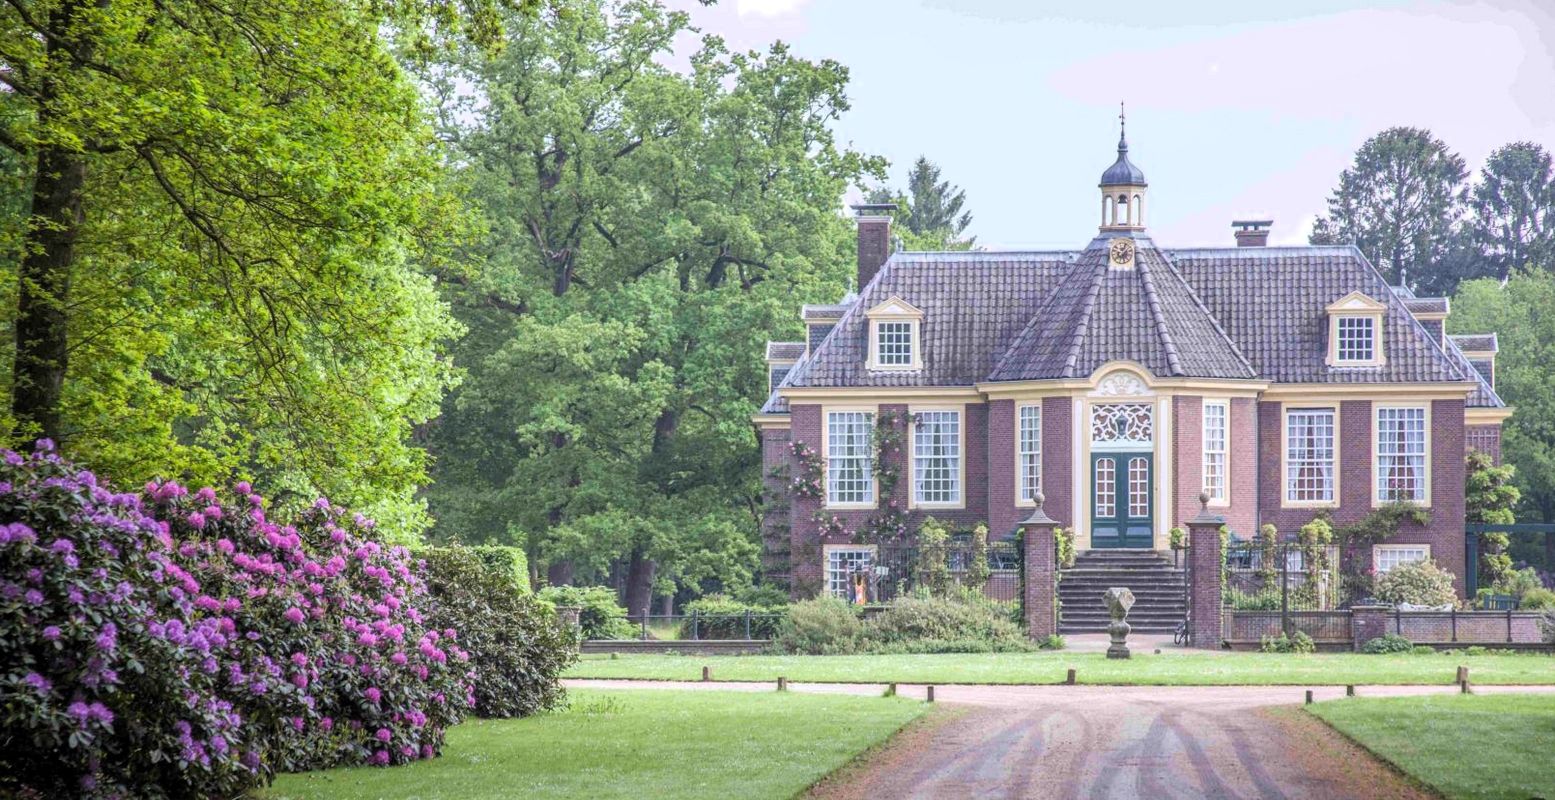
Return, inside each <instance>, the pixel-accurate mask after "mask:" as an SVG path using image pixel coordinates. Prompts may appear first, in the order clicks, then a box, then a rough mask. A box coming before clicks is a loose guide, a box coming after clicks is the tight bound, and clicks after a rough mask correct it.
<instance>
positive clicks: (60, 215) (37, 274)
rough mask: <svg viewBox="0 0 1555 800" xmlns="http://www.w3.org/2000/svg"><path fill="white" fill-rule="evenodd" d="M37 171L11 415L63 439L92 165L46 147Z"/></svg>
mask: <svg viewBox="0 0 1555 800" xmlns="http://www.w3.org/2000/svg"><path fill="white" fill-rule="evenodd" d="M36 169H37V172H36V173H35V175H36V177H35V178H34V180H33V190H32V219H31V220H30V221H29V225H28V230H27V239H26V249H25V251H24V252H23V254H22V263H21V268H20V270H19V272H18V278H19V281H18V284H19V286H18V297H19V302H18V306H17V317H16V361H15V367H14V369H15V371H14V373H13V374H14V375H15V376H16V384H15V388H14V389H13V391H12V394H11V413H12V414H14V415H15V416H16V421H17V422H18V423H19V424H21V425H23V426H27V425H33V426H36V428H37V429H38V431H39V432H40V433H41V434H42V435H43V436H46V437H49V438H55V439H57V438H59V436H60V433H61V430H60V397H61V395H62V394H63V392H64V387H65V367H66V361H67V358H68V352H69V351H68V344H69V342H68V339H67V330H66V323H67V321H68V317H67V315H66V313H65V308H66V303H67V302H68V301H69V298H70V270H71V267H72V266H73V265H74V263H75V258H76V239H77V237H78V236H79V235H80V232H81V223H82V220H83V214H82V209H81V189H82V185H83V184H84V183H85V181H86V159H85V157H84V156H82V155H81V154H80V153H72V152H69V151H66V150H62V149H59V148H46V149H43V150H40V151H39V152H38V157H37V167H36Z"/></svg>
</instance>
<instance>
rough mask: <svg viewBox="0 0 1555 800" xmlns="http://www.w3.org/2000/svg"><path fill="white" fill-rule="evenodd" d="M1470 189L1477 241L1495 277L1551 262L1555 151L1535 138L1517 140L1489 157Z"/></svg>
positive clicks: (1554, 253)
mask: <svg viewBox="0 0 1555 800" xmlns="http://www.w3.org/2000/svg"><path fill="white" fill-rule="evenodd" d="M1480 177H1481V180H1480V182H1479V183H1477V184H1475V186H1474V189H1473V191H1472V192H1471V193H1470V198H1469V205H1470V207H1471V208H1472V209H1473V211H1474V216H1473V218H1472V221H1471V226H1472V230H1473V236H1474V241H1475V243H1476V244H1477V245H1478V246H1479V248H1480V249H1481V250H1482V251H1483V253H1484V254H1485V258H1486V260H1487V262H1488V267H1489V269H1490V270H1491V272H1490V276H1491V277H1494V278H1496V279H1497V280H1501V281H1506V280H1507V279H1508V278H1510V277H1511V276H1512V273H1513V272H1514V271H1516V270H1518V269H1522V268H1523V267H1525V266H1527V265H1529V264H1530V263H1538V264H1543V265H1546V266H1547V265H1548V264H1549V263H1550V257H1551V256H1555V177H1552V176H1551V172H1550V154H1549V153H1548V152H1546V151H1545V149H1544V148H1543V147H1541V146H1539V145H1537V144H1534V143H1533V142H1515V143H1513V144H1509V145H1506V146H1505V147H1501V148H1499V149H1497V150H1496V151H1495V152H1493V153H1491V154H1490V157H1489V158H1488V159H1486V160H1485V168H1484V170H1482V171H1481V173H1480Z"/></svg>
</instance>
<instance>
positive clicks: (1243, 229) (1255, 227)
mask: <svg viewBox="0 0 1555 800" xmlns="http://www.w3.org/2000/svg"><path fill="white" fill-rule="evenodd" d="M1273 224H1274V220H1272V219H1238V220H1232V221H1231V227H1233V228H1236V246H1237V247H1268V246H1269V226H1270V225H1273Z"/></svg>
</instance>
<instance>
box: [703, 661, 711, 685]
mask: <svg viewBox="0 0 1555 800" xmlns="http://www.w3.org/2000/svg"><path fill="white" fill-rule="evenodd" d="M712 679H713V668H712V667H709V666H706V665H703V667H702V682H703V683H706V682H708V681H710V680H712Z"/></svg>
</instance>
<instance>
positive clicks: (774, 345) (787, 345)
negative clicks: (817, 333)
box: [767, 342, 804, 361]
mask: <svg viewBox="0 0 1555 800" xmlns="http://www.w3.org/2000/svg"><path fill="white" fill-rule="evenodd" d="M802 355H804V342H767V360H768V361H797V360H799V357H800V356H802Z"/></svg>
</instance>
